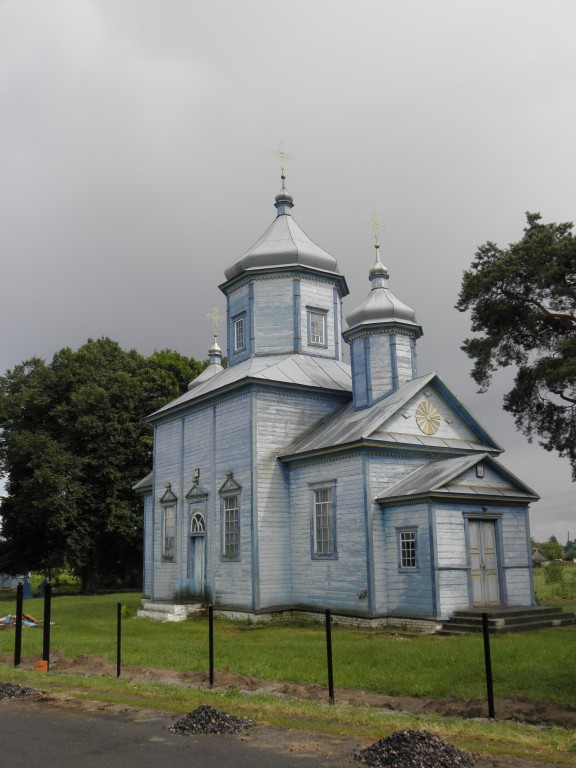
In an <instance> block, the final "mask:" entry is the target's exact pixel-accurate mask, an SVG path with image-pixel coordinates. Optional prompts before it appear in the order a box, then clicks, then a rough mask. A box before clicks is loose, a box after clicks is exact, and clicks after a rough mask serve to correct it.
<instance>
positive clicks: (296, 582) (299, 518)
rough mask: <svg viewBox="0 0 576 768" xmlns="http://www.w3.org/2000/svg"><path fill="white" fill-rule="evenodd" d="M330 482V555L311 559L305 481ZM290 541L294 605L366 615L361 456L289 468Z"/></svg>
mask: <svg viewBox="0 0 576 768" xmlns="http://www.w3.org/2000/svg"><path fill="white" fill-rule="evenodd" d="M332 481H336V490H335V493H336V507H335V515H336V543H337V551H338V555H337V558H335V559H314V558H313V557H312V546H313V545H312V530H311V519H312V503H313V491H312V488H311V485H310V484H317V483H320V482H332ZM290 508H291V512H290V544H291V551H292V599H293V602H294V604H296V605H300V606H309V607H314V608H317V609H323V608H331V609H332V610H334V611H338V610H341V611H345V612H353V613H356V614H360V615H361V614H363V613H367V611H368V607H367V606H368V603H367V600H366V598H365V597H363V595H365V593H366V590H367V588H368V583H367V574H366V547H367V540H366V529H365V514H364V483H363V473H362V458H361V456H359V455H356V456H352V457H350V458H344V459H340V460H337V461H328V462H320V463H317V464H310V465H306V466H300V467H297V468H294V469H293V470H292V472H291V489H290Z"/></svg>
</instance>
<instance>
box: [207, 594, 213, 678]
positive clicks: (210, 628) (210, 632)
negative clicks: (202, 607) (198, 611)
mask: <svg viewBox="0 0 576 768" xmlns="http://www.w3.org/2000/svg"><path fill="white" fill-rule="evenodd" d="M208 655H209V662H210V673H209V674H210V688H214V606H212V605H209V606H208Z"/></svg>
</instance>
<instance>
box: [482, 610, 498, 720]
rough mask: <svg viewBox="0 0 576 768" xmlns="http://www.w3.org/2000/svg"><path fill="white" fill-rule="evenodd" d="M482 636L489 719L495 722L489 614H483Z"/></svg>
mask: <svg viewBox="0 0 576 768" xmlns="http://www.w3.org/2000/svg"><path fill="white" fill-rule="evenodd" d="M482 634H483V635H484V664H485V666H486V691H487V695H488V717H490V718H491V719H492V720H494V717H495V714H494V689H493V687H492V660H491V658H490V635H489V634H488V614H487V613H483V614H482Z"/></svg>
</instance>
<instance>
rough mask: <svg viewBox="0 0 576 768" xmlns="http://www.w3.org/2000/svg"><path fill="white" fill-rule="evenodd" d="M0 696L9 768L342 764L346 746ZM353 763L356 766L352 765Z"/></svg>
mask: <svg viewBox="0 0 576 768" xmlns="http://www.w3.org/2000/svg"><path fill="white" fill-rule="evenodd" d="M103 710H104V711H98V710H97V709H96V710H94V711H85V709H82V708H78V706H77V705H70V706H66V704H62V703H60V704H57V705H53V704H50V703H48V702H38V701H19V700H13V699H4V700H2V701H0V765H2V766H10V768H72V767H73V768H96V767H97V768H102V767H103V766H105V768H227V767H228V766H234V768H295V767H296V766H300V767H302V766H318V768H320V767H322V768H348V767H349V766H352V765H354V762H353V760H352V757H351V752H350V751H349V750H350V749H351V748H352V745H343V744H342V743H340V742H337V741H334V742H333V743H332V742H330V740H329V739H328V740H323V741H318V740H317V738H316V737H314V736H312V735H307V736H306V735H303V734H291V735H290V734H289V733H288V732H284V731H281V730H279V729H269V728H262V727H258V728H256V729H255V731H253V732H251V733H250V734H248V735H247V736H216V735H194V736H182V735H179V734H175V733H172V732H170V731H169V730H168V727H169V726H170V725H171V724H172V723H173V722H174V720H175V719H177V718H175V717H173V716H171V715H167V714H163V713H156V712H151V711H149V710H145V711H142V710H130V711H127V712H125V711H120V712H118V711H117V712H111V711H109V708H107V707H106V706H105V705H104V706H103ZM355 765H358V763H356V764H355Z"/></svg>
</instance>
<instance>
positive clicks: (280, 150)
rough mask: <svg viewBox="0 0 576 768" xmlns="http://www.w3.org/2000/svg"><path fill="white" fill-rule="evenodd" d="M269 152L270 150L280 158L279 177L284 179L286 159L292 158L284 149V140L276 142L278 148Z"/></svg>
mask: <svg viewBox="0 0 576 768" xmlns="http://www.w3.org/2000/svg"><path fill="white" fill-rule="evenodd" d="M270 152H272V154H273V155H276V157H279V158H280V178H281V179H285V178H286V160H294V158H293V157H292V155H289V154H288V152H285V151H284V142H283V141H281V142H279V144H278V149H271V150H270Z"/></svg>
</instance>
